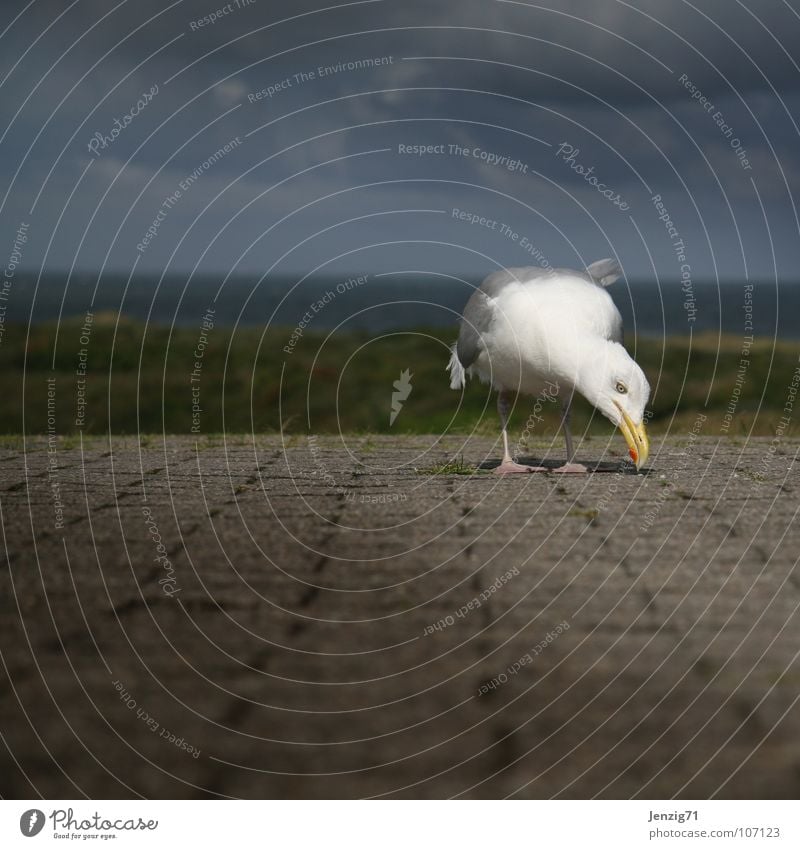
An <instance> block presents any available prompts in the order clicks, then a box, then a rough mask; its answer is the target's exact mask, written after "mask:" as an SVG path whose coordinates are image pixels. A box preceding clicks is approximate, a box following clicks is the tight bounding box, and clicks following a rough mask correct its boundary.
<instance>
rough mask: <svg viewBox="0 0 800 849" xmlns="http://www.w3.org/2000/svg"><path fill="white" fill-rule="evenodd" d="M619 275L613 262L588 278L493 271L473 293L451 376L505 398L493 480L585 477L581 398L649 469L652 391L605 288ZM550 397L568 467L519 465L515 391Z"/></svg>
mask: <svg viewBox="0 0 800 849" xmlns="http://www.w3.org/2000/svg"><path fill="white" fill-rule="evenodd" d="M621 274H622V269H621V268H620V266H619V263H618V262H617V261H616V260H613V259H601V260H598V261H597V262H593V263H592V264H591V265H590V266H588V268H587V269H586V271H585V272H582V271H573V270H571V269H568V268H547V269H544V268H536V267H528V268H507V269H504V270H502V271H496V272H494V273H493V274H490V275H489V276H488V277H487V278H486V279H485V280H484V281H483V283H482V284H481V285H480V288H478V289H476V290H475V291H474V292H473V293H472V296H471V297H470V299H469V301H467V305H466V306H465V307H464V313H463V315H462V317H461V329H460V332H459V335H458V341H457V342H456V343H455V344H454V345H453V346H452V348H451V352H452V356H451V357H450V362H449V364H448V366H447V370H448V371H449V372H450V388H451V389H463V387H464V385H465V382H466V377H467V376H469V377H473V376H477V377H478V378H480V380H481V381H482V382H484V383H489V384H491V386H492V387H493V388H494V389H497V390H498V391H499V394H498V397H497V411H498V413H499V415H500V423H501V426H502V436H503V460H502V462H501V464H500V465H499V466H498V467H497V468H496V469H495V470H494V471H495V473H496V474H500V475H507V474H514V473H517V472H525V473H528V472H547V471H555V472H561V473H572V472H575V473H584V472H587V471H588V469H587V468H586V466H584V465H582V464H581V463H576V462H575V447H574V444H573V441H572V434H571V433H570V428H569V422H570V407H571V404H572V398H573V395H574V393H575V392H576V391H577V392H580V394H581V395H583V397H584V398H586V399H587V401H589V403H591V404H592V405H594V406H595V407H596V408H597V409H598V410H599V411H600V412H601V413H602V414H603V415H604V416H605V417H606V418H607V419H609V420H610V421H611V422H612V424H614V425H615V426H617V427H619V429H620V430H621V431H622V435H623V436H624V437H625V441H626V442H627V443H628V449H629V454H630V457H631V459H632V460H633V462H634V464H635V465H636V469H637V471H638V470H639V469H641V468H642V466H643V465H644V463H645V461H646V460H647V457H648V455H649V453H650V443H649V440H648V438H647V432H646V430H645V426H644V408H645V405H646V404H647V401H648V399H649V397H650V385H649V384H648V382H647V378H646V377H645V376H644V372H643V371H642V370H641V368H640V367H639V366H638V365H637V364H636V363H635V362H634V360H633V359H632V358H631V356H630V354H628V352H627V351H626V350H625V348H624V347H623V346H622V316H621V315H620V314H619V310H618V309H617V307H616V305H615V304H614V302H613V301H612V299H611V296H610V295H609V294H608V292H607V291H606V288H605V287H607V286H610V285H611V284H612V283H614V282H615V281H616V280H617V279H618V278H619V277H620V275H621ZM553 387H555V388H556V389H553ZM556 390H557V391H556ZM548 392H549V394H550V397H553V396H555V395H556V394H557V395H559V396H560V401H561V427H562V430H563V432H564V439H565V440H566V444H567V446H566V447H567V461H566V463H565V464H564V465H563V466H561V467H559V468H557V469H552V470H551V469H548V468H546V467H544V466H526V465H522V464H520V463H516V462H515V461H514V460H513V459H512V457H511V452H510V451H509V448H508V417H509V413H510V410H511V407H512V402H513V399H514V397H515V396H516V394H517V393H522V394H526V395H533V396H540V397H543V396H542V393H545V396H544V397H546V396H547V394H548Z"/></svg>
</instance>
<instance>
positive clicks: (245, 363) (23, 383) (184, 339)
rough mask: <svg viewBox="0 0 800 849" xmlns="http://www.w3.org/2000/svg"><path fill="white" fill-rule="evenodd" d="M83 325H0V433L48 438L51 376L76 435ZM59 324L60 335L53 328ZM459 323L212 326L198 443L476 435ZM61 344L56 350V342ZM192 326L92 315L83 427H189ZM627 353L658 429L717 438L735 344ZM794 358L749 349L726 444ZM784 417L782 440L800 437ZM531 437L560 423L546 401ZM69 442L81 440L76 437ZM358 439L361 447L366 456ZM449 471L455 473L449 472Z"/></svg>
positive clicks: (651, 342) (761, 347)
mask: <svg viewBox="0 0 800 849" xmlns="http://www.w3.org/2000/svg"><path fill="white" fill-rule="evenodd" d="M81 324H82V322H81V321H80V320H68V321H64V322H62V323H61V325H60V326H59V327H58V328H56V326H55V325H53V324H42V325H37V326H34V327H33V328H31V331H30V336H29V338H28V341H27V346H26V333H27V329H26V328H24V327H18V326H14V325H9V326H8V327H7V329H6V333H5V336H4V339H3V344H2V346H0V392H2V398H3V404H2V418H0V433H4V434H18V433H23V432H24V433H29V434H34V433H46V432H47V418H48V408H47V378H49V377H55V379H56V397H55V410H54V412H55V428H56V432H57V433H58V434H59V435H61V436H69V435H70V434H72V435H75V434H77V432H78V430H79V428H78V427H77V425H76V423H75V419H76V414H77V388H78V387H77V379H78V378H77V374H76V368H77V366H78V363H79V359H78V353H79V350H80V348H81V345H80V342H79V340H80V327H81ZM56 329H57V330H58V334H57V335H56ZM455 332H456V331H455V329H453V330H441V329H434V330H430V329H425V328H415V329H414V332H413V333H411V332H406V331H403V332H392V333H376V334H374V335H371V334H368V333H365V332H349V333H336V334H332V335H331V336H328V334H327V333H313V332H306V333H305V334H304V335H303V337H302V339H301V340H300V342H299V343H298V345H297V346H296V347H295V348H294V350H293V352H292V353H291V354H289V353H286V352H285V351H284V350H283V347H284V346H285V345H286V344H287V343H288V339H289V335H290V333H291V330H290V329H283V328H271V329H268V330H267V331H265V332H264V331H262V330H261V329H260V328H252V327H247V328H244V329H239V330H237V331H236V332H235V333H234V332H233V331H232V330H231V329H229V328H225V327H217V328H215V329H214V330H212V331H211V333H210V334H209V342H208V345H207V347H206V349H205V351H204V355H203V358H202V369H201V377H200V381H199V384H195V385H198V386H199V389H200V406H201V407H202V413H201V414H200V419H199V432H196V433H195V434H194V435H195V437H196V439H197V440H198V442H199V443H200V444H201V445H202V444H221V443H222V437H221V434H222V433H225V434H232V433H239V434H247V433H253V432H254V433H256V434H261V433H267V434H269V433H277V432H282V433H283V434H284V435H285V436H286V437H287V438H288V437H289V436H291V435H293V434H308V433H334V434H336V433H339V432H340V431H341V432H347V433H356V434H359V433H360V434H364V435H365V438H366V436H367V435H368V434H380V433H400V434H413V433H443V432H456V433H471V432H477V433H483V434H488V435H493V436H496V434H497V414H496V410H495V397H494V393H492V392H490V391H489V388H488V387H486V386H484V385H481V384H480V383H479V382H477V381H473V382H471V383H470V384H469V385H468V386H467V388H466V390H465V391H464V392H463V393H461V392H455V391H451V390H450V389H449V388H448V381H447V375H446V373H445V365H446V363H447V359H448V356H449V352H448V349H447V346H448V345H449V344H450V343H451V342H452V341H453V338H454V337H455ZM56 338H57V347H54V346H55V345H56ZM197 339H198V330H197V329H187V328H178V329H176V330H175V331H173V332H172V333H170V331H169V328H167V327H161V326H154V325H150V326H149V327H145V326H144V325H143V324H142V323H140V322H136V321H133V320H131V319H127V318H122V319H120V320H119V321H117V317H116V316H115V315H113V314H105V315H103V314H98V315H96V316H95V321H94V327H93V331H92V335H91V340H90V342H89V344H88V345H87V346H85V347H86V351H87V355H88V359H87V362H88V370H87V375H86V396H85V397H86V417H85V425H84V427H83V432H84V434H85V435H86V434H103V433H108V432H111V433H114V434H137V433H155V434H158V433H162V432H166V433H183V434H190V435H191V434H192V430H191V428H192V410H191V406H192V395H191V390H192V387H193V384H192V383H191V374H192V371H193V370H194V368H195V361H196V357H195V355H194V351H195V347H196V345H197ZM629 348H630V350H631V351H632V353H634V354H635V357H636V359H637V361H638V362H639V364H640V365H641V366H642V368H643V369H644V371H645V373H646V374H647V375H648V378H649V380H650V383H651V385H652V387H653V394H652V397H651V401H650V405H649V407H650V410H651V411H652V418H651V420H650V429H651V431H652V432H654V433H658V432H664V431H666V430H667V429H669V430H670V431H671V432H672V433H675V434H679V435H680V434H682V433H683V434H688V432H689V431H690V430H691V428H692V426H693V424H694V422H695V420H696V417H697V415H698V413H699V412H702V413H703V414H704V415H706V416H707V419H706V421H705V423H704V424H703V426H702V428H701V430H700V433H701V434H706V435H715V434H719V433H720V432H721V430H720V426H721V424H722V422H723V417H724V415H725V410H726V407H727V405H728V403H729V401H730V399H731V397H732V396H733V391H734V387H735V385H736V376H737V369H738V367H739V359H740V348H741V340H739V339H735V338H725V337H723V338H722V339H719V338H717V337H716V336H714V335H712V334H706V335H701V336H696V337H694V339H693V340H690V339H689V338H688V337H685V338H684V337H680V338H678V337H675V338H671V339H667V340H666V342H665V341H664V340H660V339H648V338H639V339H637V340H633V343H632V344H629ZM797 365H798V346H797V345H796V344H794V343H789V342H779V343H773V342H772V341H770V340H766V339H764V340H756V342H755V343H754V344H753V346H752V347H751V350H750V366H749V369H748V370H747V373H746V377H745V380H744V383H743V385H742V386H741V393H740V396H739V401H738V405H737V407H736V414H735V418H734V421H733V423H732V424H731V426H730V428H729V429H728V430H727V431H725V432H726V433H727V435H728V436H729V437H731V438H737V437H744V436H745V435H746V434H748V433H750V432H752V433H755V434H774V433H775V428H776V426H777V425H778V423H779V422H780V419H781V416H782V415H784V413H783V407H784V404H785V403H786V397H787V391H788V387H789V384H790V382H791V379H792V375H793V374H794V371H795V369H796V368H797ZM405 369H408V370H409V371H410V372H411V374H412V378H411V387H412V388H411V391H410V393H409V394H408V397H407V398H406V399H405V400H404V401H403V402H402V409H401V411H400V414H399V415H398V416H397V419H396V421H395V422H394V424H393V425H390V422H389V414H390V410H391V403H392V393H393V391H394V386H393V384H394V382H395V381H397V380H398V379H399V377H400V373H401V372H402V371H403V370H405ZM532 407H533V399H526V398H521V399H520V400H519V403H518V405H517V408H516V409H515V411H514V414H513V417H512V423H511V428H512V431H513V432H517V433H518V432H520V431H521V430H522V429H523V428H524V427H525V421H526V419H527V417H528V415H529V413H530V412H531V410H532ZM797 413H798V415H795V416H794V417H793V419H792V423H791V425H790V427H789V428H788V429H786V430H785V431H784V435H786V436H789V435H792V434H797V433H799V432H800V429H798V426H797V424H796V420H797V421H800V403H799V404H798V410H797ZM544 416H545V421H544V422H543V423H537V425H536V428H535V431H534V432H533V433H531V438H532V439H534V440H535V439H538V438H546V437H549V436H551V435H552V434H553V433H554V432H555V431H556V430H557V429H558V411H557V408H556V405H555V404H552V405H546V410H545V413H544ZM573 421H574V429H575V430H576V432H577V433H579V434H581V435H582V436H584V435H591V434H597V435H605V434H608V433H610V432H611V431H612V430H613V428H612V426H611V425H610V423H608V422H607V421H606V420H605V419H604V418H602V417H601V416H599V415H598V414H597V413H596V412H595V411H594V410H593V409H592V408H591V407H590V406H589V405H588V404H587V403H586V402H584V401H582V400H581V399H578V400H577V402H576V405H575V410H574V414H573ZM75 444H76V445H77V444H78V443H75ZM370 447H371V446H370V444H369V443H366V444H365V450H370ZM453 473H457V472H453Z"/></svg>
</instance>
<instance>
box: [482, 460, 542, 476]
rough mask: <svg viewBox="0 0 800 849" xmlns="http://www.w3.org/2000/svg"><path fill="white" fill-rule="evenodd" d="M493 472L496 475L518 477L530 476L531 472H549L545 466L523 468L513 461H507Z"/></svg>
mask: <svg viewBox="0 0 800 849" xmlns="http://www.w3.org/2000/svg"><path fill="white" fill-rule="evenodd" d="M493 471H494V473H495V474H496V475H516V474H528V473H529V472H546V471H548V470H547V469H546V468H545V467H544V466H523V465H522V464H521V463H515V462H514V461H513V460H506V461H504V462H502V463H501V464H500V465H499V466H498V467H497V468H496V469H493Z"/></svg>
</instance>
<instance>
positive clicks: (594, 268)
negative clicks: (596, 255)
mask: <svg viewBox="0 0 800 849" xmlns="http://www.w3.org/2000/svg"><path fill="white" fill-rule="evenodd" d="M586 270H587V271H588V272H589V276H590V277H591V278H592V279H593V280H595V281H596V282H597V283H599V284H600V285H601V286H610V285H611V284H612V283H615V282H616V281H617V280H619V278H620V277H621V276H622V269H621V268H620V267H619V263H618V262H617V261H616V260H615V259H598V260H597V262H593V263H592V264H591V265H590V266H589V267H588V268H587V269H586Z"/></svg>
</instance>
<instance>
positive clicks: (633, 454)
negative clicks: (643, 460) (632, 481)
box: [628, 448, 639, 463]
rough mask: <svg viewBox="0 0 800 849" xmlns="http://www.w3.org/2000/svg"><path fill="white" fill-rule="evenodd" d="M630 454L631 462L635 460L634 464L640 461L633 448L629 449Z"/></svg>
mask: <svg viewBox="0 0 800 849" xmlns="http://www.w3.org/2000/svg"><path fill="white" fill-rule="evenodd" d="M628 454H630V455H631V460H633V462H634V463H635V462H636V461H637V460H638V459H639V458H638V456H637V455H636V452H635V451H634V450H633V448H629V449H628Z"/></svg>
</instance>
